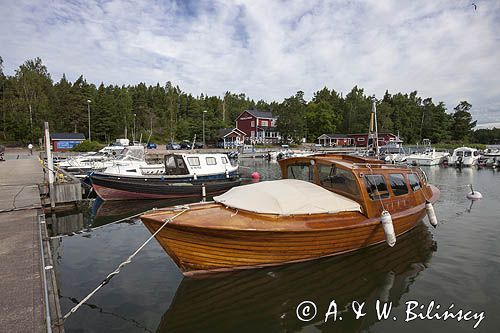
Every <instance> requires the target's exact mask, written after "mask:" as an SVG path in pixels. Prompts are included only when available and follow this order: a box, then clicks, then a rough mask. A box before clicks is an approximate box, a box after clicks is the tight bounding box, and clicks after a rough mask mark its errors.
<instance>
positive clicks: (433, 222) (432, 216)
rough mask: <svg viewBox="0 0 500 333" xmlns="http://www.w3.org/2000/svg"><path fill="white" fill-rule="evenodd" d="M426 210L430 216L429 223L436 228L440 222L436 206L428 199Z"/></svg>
mask: <svg viewBox="0 0 500 333" xmlns="http://www.w3.org/2000/svg"><path fill="white" fill-rule="evenodd" d="M425 210H426V211H427V217H428V218H429V223H430V224H431V225H432V226H433V227H434V228H435V227H436V226H437V224H438V220H437V217H436V213H435V212H434V206H432V204H431V203H430V202H429V201H427V202H426V203H425Z"/></svg>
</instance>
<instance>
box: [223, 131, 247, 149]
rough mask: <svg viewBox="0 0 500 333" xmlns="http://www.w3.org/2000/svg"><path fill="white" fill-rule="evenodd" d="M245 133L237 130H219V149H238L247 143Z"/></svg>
mask: <svg viewBox="0 0 500 333" xmlns="http://www.w3.org/2000/svg"><path fill="white" fill-rule="evenodd" d="M245 137H246V135H245V132H243V131H242V130H240V129H237V128H232V129H231V128H223V129H221V130H219V141H218V143H217V146H218V147H219V148H236V147H239V146H241V145H242V144H243V143H244V142H245Z"/></svg>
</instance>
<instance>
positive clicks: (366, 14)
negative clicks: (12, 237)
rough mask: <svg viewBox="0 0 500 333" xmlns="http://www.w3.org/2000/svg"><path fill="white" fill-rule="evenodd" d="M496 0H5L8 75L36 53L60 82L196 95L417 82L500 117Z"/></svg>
mask: <svg viewBox="0 0 500 333" xmlns="http://www.w3.org/2000/svg"><path fill="white" fill-rule="evenodd" d="M499 9H500V3H498V2H496V1H481V2H480V3H478V9H477V10H476V11H475V10H474V9H473V7H472V6H471V5H470V1H432V2H430V1H427V2H415V1H396V0H395V1H376V0H367V1H260V0H255V1H241V0H235V1H213V2H212V1H125V0H110V1H77V0H73V1H49V2H47V1H15V2H14V1H11V2H2V3H1V4H0V11H1V12H2V13H8V14H7V15H3V19H2V21H0V28H1V29H2V31H4V32H8V33H3V34H0V45H1V49H0V55H1V56H2V57H3V58H4V62H5V63H4V64H5V69H6V72H7V73H9V72H10V73H13V71H14V70H15V68H16V67H17V66H18V65H20V64H21V63H22V62H24V61H25V60H26V59H29V58H33V57H36V56H40V57H41V58H42V59H43V60H44V62H45V64H46V65H47V67H48V68H49V71H50V72H51V73H52V74H53V77H54V78H55V79H58V78H59V77H60V76H61V75H62V73H66V75H67V77H68V78H69V79H73V80H74V79H76V78H77V77H78V76H79V75H80V74H84V75H85V76H86V77H87V79H88V80H89V81H92V82H94V83H100V82H104V83H105V84H135V83H138V82H146V83H149V84H155V83H156V82H160V83H161V84H164V83H165V82H166V81H172V82H173V83H174V84H178V85H179V86H180V87H181V88H182V89H183V90H186V91H188V92H191V93H193V94H195V95H198V94H200V93H207V94H210V95H222V94H224V92H225V91H227V90H230V91H233V92H245V93H246V94H247V95H248V96H250V97H251V98H254V99H256V100H258V99H265V100H277V101H279V100H282V99H283V98H285V97H288V96H290V95H292V94H294V93H295V92H296V91H297V90H303V91H304V92H305V93H306V96H307V97H309V98H310V97H311V96H312V94H313V93H314V92H315V91H317V90H318V89H321V88H322V87H323V86H328V87H330V88H335V89H336V90H338V91H341V92H344V93H346V92H348V91H349V90H350V89H351V88H352V87H353V86H354V85H358V86H360V87H363V88H365V91H366V93H367V94H376V95H377V96H382V95H383V93H384V92H385V90H386V89H388V90H389V91H390V92H393V93H395V92H400V91H401V92H411V91H413V90H417V91H418V92H419V95H420V96H422V97H432V98H433V99H434V101H444V102H445V103H446V105H447V106H448V108H449V109H450V110H451V109H452V108H453V107H454V106H455V105H456V104H458V102H460V101H461V100H468V101H469V102H470V103H471V104H472V105H473V109H472V113H473V116H474V118H476V119H478V120H479V122H492V121H498V119H500V95H499V94H498V91H500V72H499V69H500V63H499V62H500V60H499V59H500V58H499V57H498V54H499V51H500V45H499V38H498V37H497V35H498V34H497V32H498V31H499V30H500V29H499V28H500V26H499V21H500V18H499V15H500V11H499Z"/></svg>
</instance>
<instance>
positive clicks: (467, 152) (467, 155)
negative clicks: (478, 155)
mask: <svg viewBox="0 0 500 333" xmlns="http://www.w3.org/2000/svg"><path fill="white" fill-rule="evenodd" d="M464 156H465V157H471V156H472V153H471V152H470V151H465V152H464Z"/></svg>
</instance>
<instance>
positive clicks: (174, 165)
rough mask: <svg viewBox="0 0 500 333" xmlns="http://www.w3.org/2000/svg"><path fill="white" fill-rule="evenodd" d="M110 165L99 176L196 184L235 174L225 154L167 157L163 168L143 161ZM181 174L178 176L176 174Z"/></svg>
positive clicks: (120, 160) (119, 160)
mask: <svg viewBox="0 0 500 333" xmlns="http://www.w3.org/2000/svg"><path fill="white" fill-rule="evenodd" d="M113 162H114V163H113V165H112V166H110V167H108V168H106V169H105V170H104V171H103V172H102V173H101V174H102V175H106V176H126V177H151V176H158V177H162V179H169V178H193V179H195V180H197V179H198V180H202V179H207V180H208V179H215V178H221V179H223V178H226V177H227V176H233V175H234V174H235V173H237V171H238V166H237V165H232V164H231V162H230V161H229V158H228V156H227V155H226V154H169V155H166V156H165V163H164V164H148V163H146V162H145V161H144V159H140V158H131V157H130V156H128V157H124V158H123V159H120V158H118V159H116V160H114V161H113ZM181 169H182V170H183V172H182V174H179V173H178V172H179V170H181Z"/></svg>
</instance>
